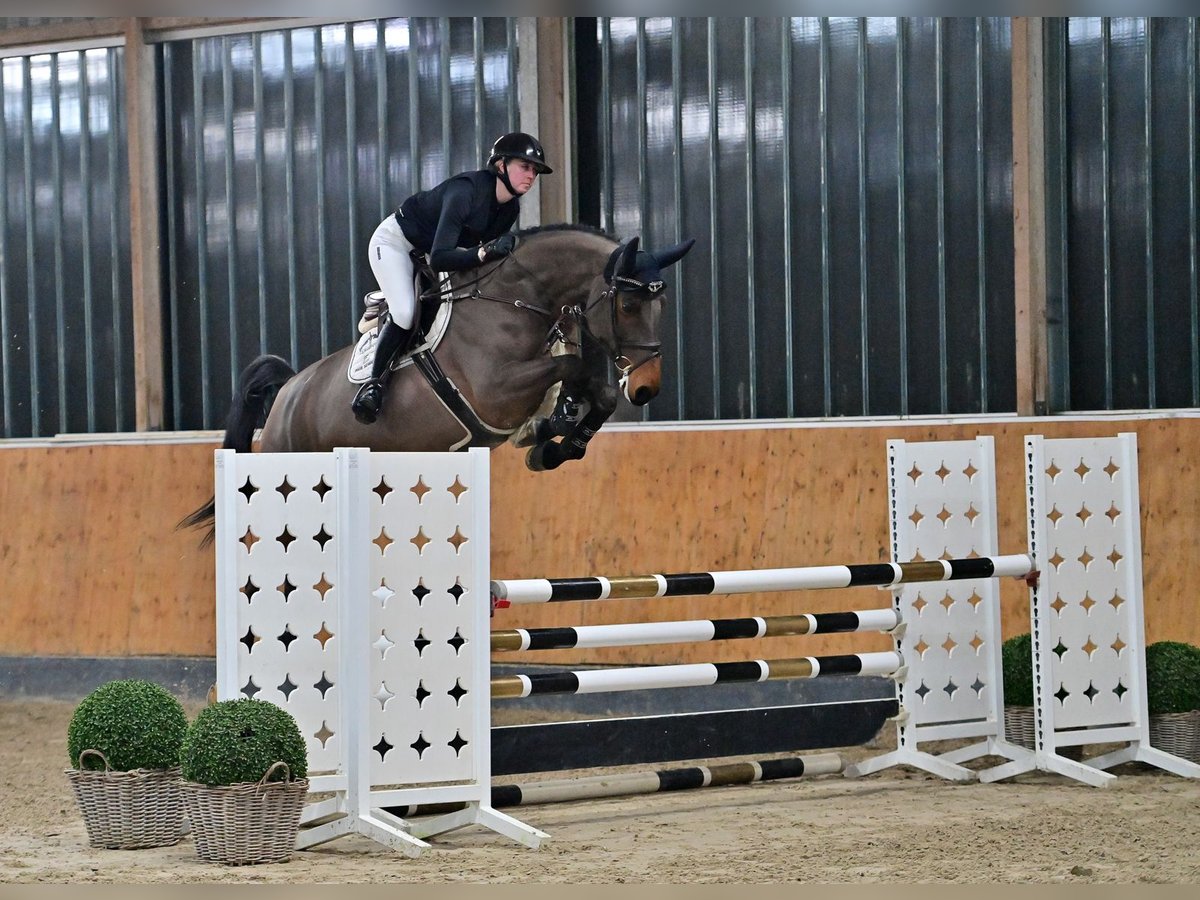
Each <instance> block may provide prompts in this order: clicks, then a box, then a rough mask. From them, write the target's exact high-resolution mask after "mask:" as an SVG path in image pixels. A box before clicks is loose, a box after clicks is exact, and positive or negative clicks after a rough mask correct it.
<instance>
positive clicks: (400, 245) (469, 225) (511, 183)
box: [352, 131, 554, 425]
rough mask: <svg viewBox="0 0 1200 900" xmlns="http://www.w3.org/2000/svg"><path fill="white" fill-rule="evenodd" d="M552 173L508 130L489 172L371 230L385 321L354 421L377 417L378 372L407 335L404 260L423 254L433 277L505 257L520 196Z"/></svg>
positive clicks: (457, 180)
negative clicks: (417, 252) (384, 302)
mask: <svg viewBox="0 0 1200 900" xmlns="http://www.w3.org/2000/svg"><path fill="white" fill-rule="evenodd" d="M553 171H554V170H553V169H551V168H550V167H549V166H548V165H546V153H545V151H544V150H543V149H542V145H541V144H540V143H539V142H538V139H537V138H535V137H533V136H532V135H529V134H525V133H524V132H520V131H515V132H511V133H509V134H505V135H502V136H501V137H499V138H498V139H497V140H496V143H495V144H493V145H492V154H491V156H490V157H489V158H488V161H487V167H486V168H484V169H480V170H478V171H475V172H463V173H461V174H458V175H455V176H453V177H451V178H448V179H446V180H445V181H443V182H442V183H441V184H439V185H438V186H437V187H435V188H433V189H431V190H428V191H421V192H419V193H416V194H413V195H412V196H411V197H409V198H408V199H407V200H405V201H404V202H403V203H402V204H400V208H399V209H398V210H396V212H395V213H394V214H393V215H389V216H388V217H387V218H386V219H384V220H383V221H382V222H381V223H380V224H379V227H378V228H376V229H375V233H374V234H373V235H372V236H371V242H370V244H369V245H368V248H367V252H368V254H369V255H370V260H371V271H372V272H374V273H375V280H376V281H378V282H379V288H380V290H381V291H382V293H383V296H384V298H385V299H386V300H387V305H388V315H387V316H386V317H385V318H384V320H383V323H382V324H381V325H380V326H379V338H378V340H377V342H376V346H375V360H374V364H373V366H372V370H371V378H370V379H369V380H368V381H367V382H366V383H364V384H363V386H362V387H361V388H359V391H358V394H357V395H356V396H355V398H354V403H353V404H352V408H353V410H354V417H355V418H356V419H358V421H360V422H362V423H363V424H366V425H369V424H371V423H372V422H374V421H375V419H376V417H378V415H379V410H380V408H381V407H382V406H383V387H384V385H383V382H382V381H381V379H382V377H383V374H384V373H385V372H386V371H387V367H388V364H389V363H390V362H391V359H392V356H393V354H395V352H396V351H397V350H398V349H400V348H401V347H402V346H403V345H404V344H406V343H407V341H408V338H409V337H410V335H411V334H412V330H413V326H414V323H413V317H414V314H415V308H416V297H415V296H414V286H413V260H412V257H411V256H409V254H410V253H411V252H412V251H413V250H414V249H416V250H418V251H420V252H421V253H424V254H427V255H428V257H429V264H430V265H431V266H432V268H433V269H434V271H437V272H457V271H461V270H463V269H473V268H475V267H476V266H481V265H483V264H484V263H486V262H490V261H491V260H495V259H500V258H502V257H505V256H508V254H510V253H512V251H513V249H514V248H515V247H516V238H515V237H514V236H513V235H512V234H511V233H510V232H509V229H510V228H511V227H512V225H513V223H514V222H516V221H517V213H518V212H519V210H520V205H521V202H520V198H521V197H522V196H523V195H524V194H526V193H527V192H528V191H529V189H530V188H532V187H533V183H534V181H535V180H536V179H537V176H538V175H548V174H550V173H551V172H553Z"/></svg>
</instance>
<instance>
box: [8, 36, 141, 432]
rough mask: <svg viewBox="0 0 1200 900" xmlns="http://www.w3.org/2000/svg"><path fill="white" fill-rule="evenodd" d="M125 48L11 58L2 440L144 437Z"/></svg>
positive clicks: (9, 68) (9, 60)
mask: <svg viewBox="0 0 1200 900" xmlns="http://www.w3.org/2000/svg"><path fill="white" fill-rule="evenodd" d="M122 59H123V54H122V52H121V51H120V50H119V49H94V50H86V51H64V52H58V53H44V54H37V55H33V56H12V57H6V58H4V59H2V60H0V96H2V98H3V99H2V102H3V109H2V111H0V185H2V186H3V197H2V198H0V204H3V206H2V207H0V334H2V335H3V338H2V339H0V436H2V437H46V436H51V435H54V434H56V433H59V432H107V431H126V430H132V429H133V428H134V396H133V339H132V319H131V307H130V296H131V287H130V269H129V230H128V224H127V223H128V220H129V185H128V164H127V161H126V149H125V122H124V111H123V108H122V102H121V99H120V96H121V87H122V81H123V77H124V74H123V65H122Z"/></svg>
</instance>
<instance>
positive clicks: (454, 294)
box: [420, 254, 665, 383]
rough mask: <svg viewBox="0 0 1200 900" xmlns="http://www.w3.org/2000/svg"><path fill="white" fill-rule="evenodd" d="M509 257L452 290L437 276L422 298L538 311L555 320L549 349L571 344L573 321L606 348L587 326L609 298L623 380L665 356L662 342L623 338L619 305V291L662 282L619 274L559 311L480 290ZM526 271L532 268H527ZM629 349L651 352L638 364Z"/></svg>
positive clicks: (654, 288)
mask: <svg viewBox="0 0 1200 900" xmlns="http://www.w3.org/2000/svg"><path fill="white" fill-rule="evenodd" d="M510 260H513V256H512V254H510V255H508V256H505V257H503V258H502V259H500V260H499V261H498V262H496V264H495V265H493V266H491V267H490V268H488V269H487V270H486V271H483V272H481V273H480V274H479V275H477V276H476V277H474V278H472V279H471V280H470V281H468V282H466V283H465V284H461V285H459V286H458V287H457V288H454V289H453V290H447V288H448V287H449V284H450V278H449V276H446V277H445V278H442V279H440V280H439V279H438V278H437V277H436V275H435V276H434V277H432V278H431V279H430V281H431V283H432V284H433V286H432V287H430V288H427V289H426V290H424V291H422V292H421V294H420V300H421V301H422V302H424V301H425V300H442V301H449V302H451V303H456V302H460V301H462V300H490V301H492V302H493V303H504V304H506V305H508V306H513V307H516V308H517V309H527V310H529V311H530V312H533V313H537V314H538V315H539V316H544V317H546V318H548V319H552V320H553V322H552V324H551V326H550V330H549V332H548V333H547V334H546V348H547V349H549V348H550V347H551V346H552V345H553V344H554V343H555V342H556V341H563V342H565V343H568V344H569V343H572V342H571V340H570V338H569V333H570V332H571V331H573V329H571V328H570V327H569V326H570V324H571V323H574V324H576V325H578V326H579V333H580V335H581V336H586V337H589V338H591V339H592V340H593V341H595V342H596V343H597V344H598V345H600V346H601V347H605V344H604V341H602V340H601V339H600V338H599V337H597V336H596V334H595V332H593V331H592V329H591V326H590V325H588V320H587V315H588V313H589V312H591V310H592V309H594V308H595V307H596V306H597V305H598V304H600V303H602V302H604V301H605V300H608V301H609V316H610V320H609V322H610V328H611V331H612V338H613V344H614V345H615V352H614V353H611V354H609V357H610V360H611V362H612V364H613V368H615V369H616V370H617V373H618V375H619V376H620V379H621V381H622V383H624V382H625V381H626V380H627V379H628V378H629V376H630V375H632V374H633V373H634V372H636V371H637V370H638V369H640V368H641V367H642V366H644V365H646V364H647V363H649V362H651V361H653V360H655V359H658V358H660V357H661V356H662V341H630V340H624V339H622V337H621V335H620V333H619V331H618V330H617V304H618V303H619V302H620V301H619V299H618V297H617V294H618V293H626V292H629V291H637V292H640V291H649V292H650V293H651V294H657V293H658V292H659V291H661V290H663V288H664V287H665V284H664V283H663V282H661V281H651V282H648V283H647V282H641V281H638V280H637V279H634V278H628V277H625V276H622V275H617V276H614V278H613V280H612V281H609V282H606V283H605V287H604V290H602V291H601V292H600V293H599V294H597V295H596V297H595V299H593V300H591V301H590V302H589V303H587V305H586V306H583V307H580V306H578V305H575V306H563V307H562V308H561V309H560V310H559V311H558V312H557V313H556V312H555V310H554V309H547V308H545V307H542V306H538V305H537V304H534V303H529V302H526V301H525V300H521V299H519V298H514V297H496V296H493V295H491V294H486V293H484V292H483V291H482V290H481V286H482V285H483V284H484V283H485V282H486V281H488V280H489V279H490V278H491V277H492V276H493V275H494V274H496V272H498V271H499V270H500V268H501V267H503V266H504V265H506V264H507V263H508V262H509V261H510ZM514 264H515V265H517V266H520V267H521V268H525V267H524V266H521V264H520V263H519V262H514ZM425 268H426V269H427V270H428V271H429V272H430V273H432V271H433V270H432V269H430V268H429V266H428V263H426V264H425ZM526 271H529V270H528V269H526ZM530 274H532V273H530ZM622 286H626V287H625V290H621V287H622ZM637 302H639V303H641V302H644V298H643V299H639V300H638V301H637ZM605 349H606V350H607V347H605ZM627 350H645V351H648V353H647V355H646V356H645V357H644V358H643V359H641V360H640V361H638V362H636V363H635V362H634V361H633V359H632V358H631V357H630V356H629V355H628V353H627V352H626V351H627Z"/></svg>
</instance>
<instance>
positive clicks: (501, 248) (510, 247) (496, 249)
mask: <svg viewBox="0 0 1200 900" xmlns="http://www.w3.org/2000/svg"><path fill="white" fill-rule="evenodd" d="M515 249H517V237H516V235H514V234H511V233H509V234H502V235H500V237H498V238H496V239H495V240H493V241H488V242H487V243H486V244H484V245H483V261H484V262H491V261H492V260H493V259H503V258H504V257H505V256H508V254H510V253H512V252H513V251H514V250H515Z"/></svg>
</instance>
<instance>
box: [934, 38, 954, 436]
mask: <svg viewBox="0 0 1200 900" xmlns="http://www.w3.org/2000/svg"><path fill="white" fill-rule="evenodd" d="M943 27H944V24H943V20H942V19H941V18H940V17H939V18H938V19H937V20H936V21H935V22H934V27H933V35H934V41H933V42H934V79H935V82H936V84H935V87H934V106H935V115H936V121H937V124H936V126H935V130H936V132H937V248H938V249H937V280H938V321H937V332H938V411H939V412H942V413H946V412H949V407H950V386H949V381H948V364H949V359H948V352H947V348H946V86H945V78H946V73H945V58H944V53H945V45H944V43H943V42H944V35H943V33H942V32H943Z"/></svg>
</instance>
